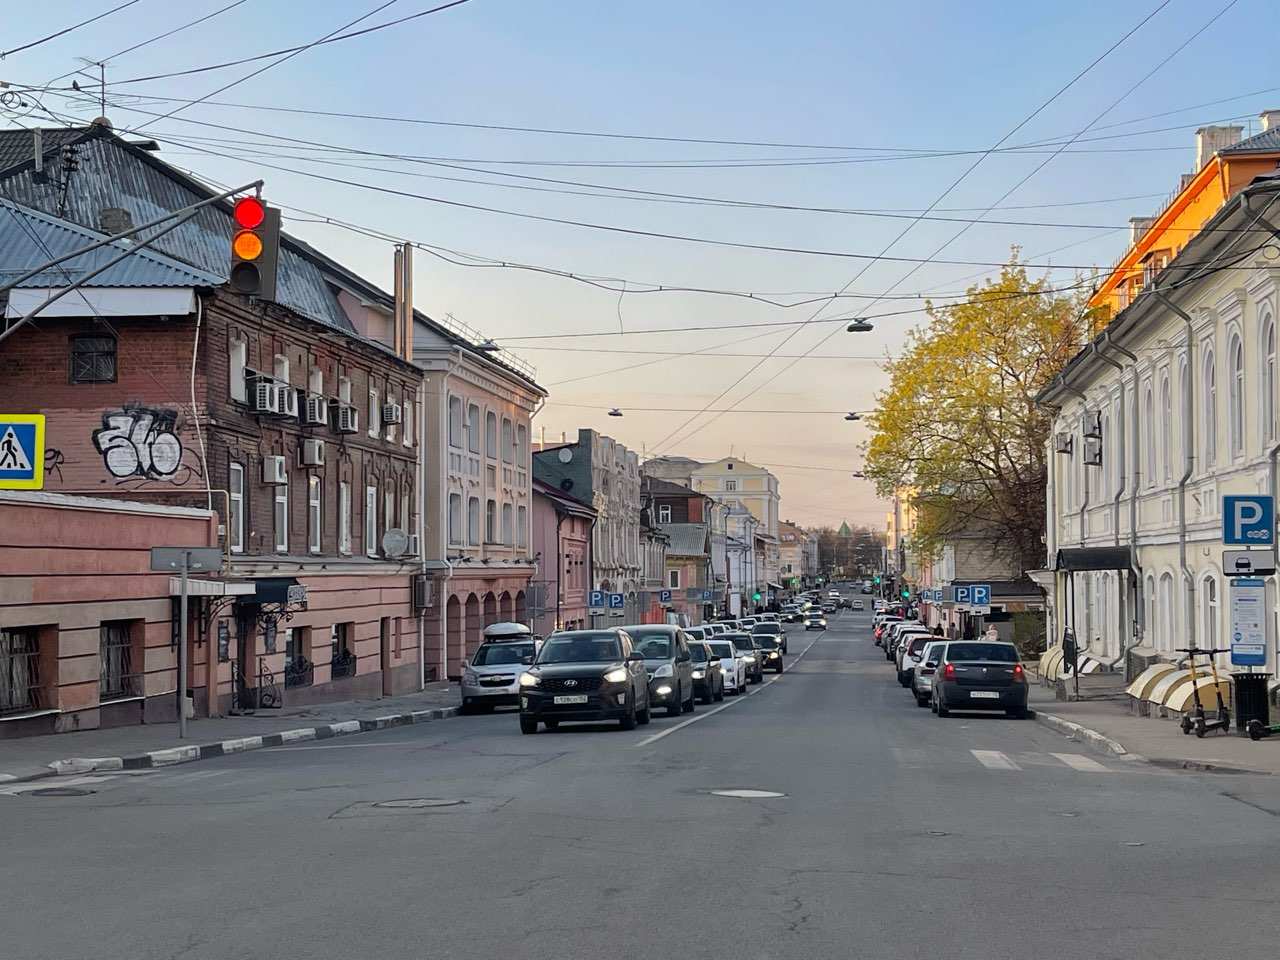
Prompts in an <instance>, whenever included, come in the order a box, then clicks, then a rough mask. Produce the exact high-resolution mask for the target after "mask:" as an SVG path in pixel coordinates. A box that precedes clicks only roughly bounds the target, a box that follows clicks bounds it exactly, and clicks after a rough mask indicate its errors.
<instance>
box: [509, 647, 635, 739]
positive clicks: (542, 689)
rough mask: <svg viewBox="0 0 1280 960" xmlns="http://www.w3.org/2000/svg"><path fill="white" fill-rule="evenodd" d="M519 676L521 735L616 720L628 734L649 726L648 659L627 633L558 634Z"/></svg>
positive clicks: (527, 659)
mask: <svg viewBox="0 0 1280 960" xmlns="http://www.w3.org/2000/svg"><path fill="white" fill-rule="evenodd" d="M525 666H526V667H528V669H527V670H525V672H524V673H522V674H521V675H520V681H519V683H520V732H521V733H537V732H538V724H539V723H545V724H546V725H547V727H548V728H549V729H555V728H556V727H558V726H559V725H560V724H561V723H562V722H564V721H570V720H575V721H576V720H583V721H601V720H617V721H618V722H619V723H620V725H621V726H622V729H623V730H634V729H635V726H636V724H637V723H648V722H649V682H648V676H647V674H646V673H645V669H644V657H643V656H641V655H640V653H639V652H638V651H636V650H635V648H634V646H633V644H632V641H631V637H630V636H629V635H628V634H627V632H626V631H625V630H619V629H617V628H614V629H610V630H569V631H565V632H564V633H553V634H552V635H551V636H549V637H547V639H546V640H545V641H544V642H543V644H542V649H541V650H539V651H538V653H537V656H535V657H533V658H526V660H525Z"/></svg>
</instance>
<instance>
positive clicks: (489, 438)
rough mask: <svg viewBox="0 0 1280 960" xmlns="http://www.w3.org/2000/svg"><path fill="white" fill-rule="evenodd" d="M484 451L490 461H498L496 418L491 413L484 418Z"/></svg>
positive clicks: (495, 415)
mask: <svg viewBox="0 0 1280 960" xmlns="http://www.w3.org/2000/svg"><path fill="white" fill-rule="evenodd" d="M484 450H485V454H486V455H487V456H488V457H489V459H490V460H497V459H498V416H497V414H495V413H492V412H490V413H488V414H486V415H485V418H484Z"/></svg>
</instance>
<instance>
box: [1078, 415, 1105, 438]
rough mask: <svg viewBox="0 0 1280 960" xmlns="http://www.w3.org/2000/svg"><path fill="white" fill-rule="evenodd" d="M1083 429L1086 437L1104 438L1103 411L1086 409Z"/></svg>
mask: <svg viewBox="0 0 1280 960" xmlns="http://www.w3.org/2000/svg"><path fill="white" fill-rule="evenodd" d="M1082 419H1083V423H1082V429H1083V431H1084V435H1085V436H1086V437H1090V438H1092V439H1094V440H1101V439H1102V411H1101V410H1086V411H1085V412H1084V417H1083V418H1082Z"/></svg>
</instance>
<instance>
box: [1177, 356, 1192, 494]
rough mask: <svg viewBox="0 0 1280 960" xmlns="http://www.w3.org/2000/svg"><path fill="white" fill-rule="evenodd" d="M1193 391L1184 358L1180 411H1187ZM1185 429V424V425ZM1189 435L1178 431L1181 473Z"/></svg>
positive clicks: (1179, 369) (1180, 369) (1179, 378)
mask: <svg viewBox="0 0 1280 960" xmlns="http://www.w3.org/2000/svg"><path fill="white" fill-rule="evenodd" d="M1190 389H1191V381H1190V380H1189V379H1188V378H1187V360H1186V358H1185V357H1184V358H1183V359H1182V362H1181V363H1179V364H1178V404H1179V409H1185V406H1183V405H1184V404H1186V402H1187V391H1188V390H1190ZM1184 427H1185V424H1184ZM1186 438H1187V434H1186V432H1185V430H1179V431H1178V460H1179V461H1180V462H1181V463H1182V466H1181V467H1179V468H1178V469H1179V470H1180V471H1182V470H1185V469H1186V460H1187V454H1188V453H1189V451H1188V450H1187V439H1186Z"/></svg>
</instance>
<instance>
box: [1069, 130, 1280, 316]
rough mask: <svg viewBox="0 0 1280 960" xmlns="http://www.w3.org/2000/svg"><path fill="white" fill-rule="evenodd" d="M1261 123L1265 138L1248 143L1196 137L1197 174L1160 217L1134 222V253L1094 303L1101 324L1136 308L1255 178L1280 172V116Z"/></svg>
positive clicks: (1231, 137) (1226, 134) (1212, 133)
mask: <svg viewBox="0 0 1280 960" xmlns="http://www.w3.org/2000/svg"><path fill="white" fill-rule="evenodd" d="M1260 119H1261V124H1262V132H1261V133H1259V134H1257V135H1256V136H1253V137H1249V138H1248V139H1245V140H1241V139H1240V137H1241V134H1242V133H1243V132H1244V130H1243V128H1242V127H1238V126H1215V127H1201V128H1200V129H1199V130H1197V131H1196V172H1194V173H1188V174H1184V175H1183V177H1182V181H1181V183H1180V185H1179V188H1178V190H1177V192H1176V193H1174V194H1173V196H1172V197H1171V198H1170V200H1169V202H1168V203H1167V204H1166V205H1165V207H1164V209H1163V210H1161V211H1160V212H1159V213H1158V214H1156V215H1155V216H1154V217H1134V218H1133V219H1131V220H1130V221H1129V223H1130V227H1131V229H1132V238H1131V243H1130V246H1129V249H1128V250H1126V251H1125V253H1124V256H1122V257H1121V258H1120V259H1119V260H1118V261H1116V264H1115V266H1114V267H1113V268H1112V270H1111V273H1110V274H1108V276H1107V278H1106V279H1105V280H1104V281H1103V283H1102V285H1101V286H1100V287H1098V289H1097V291H1096V292H1095V293H1094V294H1093V296H1092V297H1091V298H1090V300H1089V306H1090V307H1093V308H1095V309H1097V310H1098V314H1099V322H1100V323H1101V324H1103V325H1105V324H1106V323H1108V322H1109V321H1110V320H1111V319H1112V318H1114V317H1115V316H1116V315H1117V314H1118V313H1120V311H1121V310H1123V309H1124V308H1125V307H1127V306H1128V305H1129V304H1130V303H1132V302H1133V300H1134V298H1135V297H1136V296H1137V295H1138V294H1139V293H1141V292H1142V289H1143V288H1144V287H1145V286H1146V285H1147V284H1148V283H1150V282H1151V281H1152V279H1154V277H1155V276H1156V275H1157V274H1158V273H1159V272H1160V271H1161V270H1163V269H1164V268H1165V267H1166V266H1167V265H1168V263H1169V262H1170V261H1171V260H1172V259H1173V258H1174V257H1175V256H1177V255H1178V253H1179V251H1181V250H1182V248H1183V247H1185V246H1186V245H1187V243H1188V241H1190V240H1191V238H1192V237H1194V236H1195V235H1196V234H1197V233H1199V232H1200V229H1201V228H1202V227H1203V226H1204V225H1205V223H1206V222H1207V221H1208V220H1209V218H1210V217H1212V216H1213V215H1214V214H1215V213H1217V212H1218V211H1219V210H1220V209H1221V208H1222V205H1223V204H1225V203H1226V202H1227V201H1228V200H1230V199H1231V198H1232V197H1234V196H1235V195H1236V194H1237V193H1239V192H1240V191H1241V190H1242V189H1244V188H1245V187H1246V186H1248V184H1249V182H1250V181H1251V180H1253V179H1254V177H1257V176H1261V175H1263V174H1268V173H1274V172H1275V171H1276V169H1277V167H1280V110H1267V111H1265V112H1263V113H1262V115H1261V117H1260Z"/></svg>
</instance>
